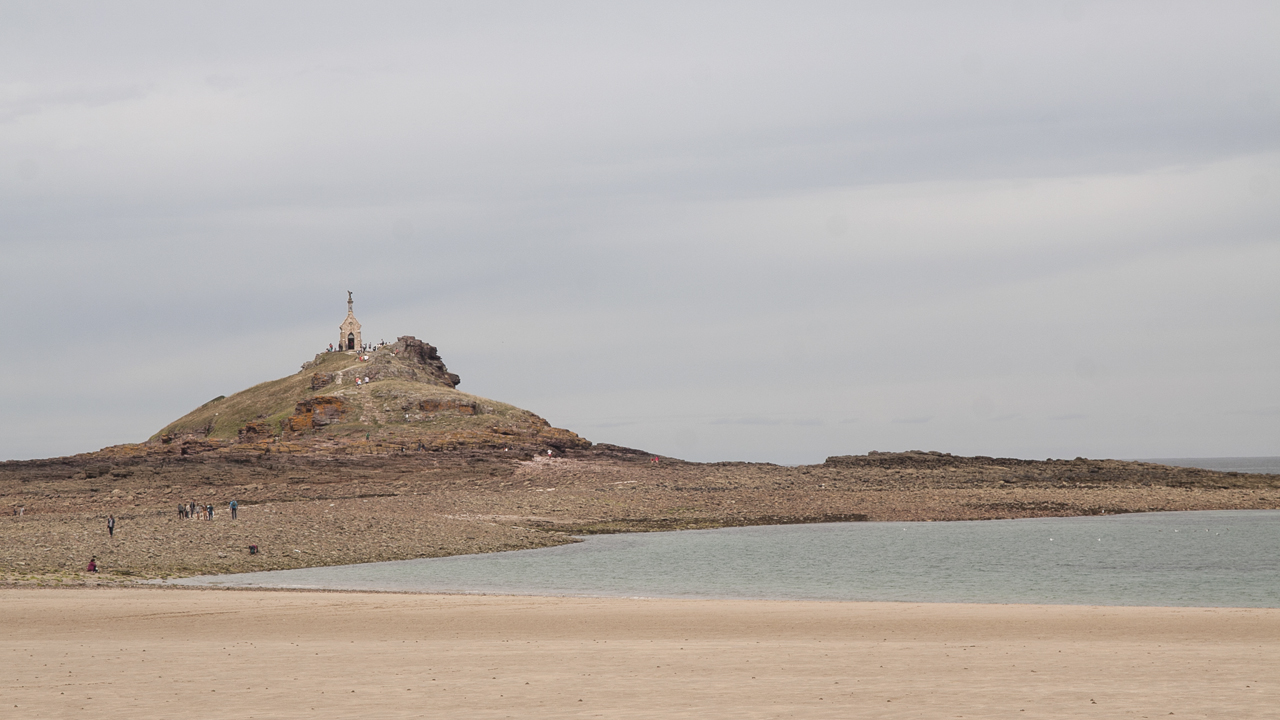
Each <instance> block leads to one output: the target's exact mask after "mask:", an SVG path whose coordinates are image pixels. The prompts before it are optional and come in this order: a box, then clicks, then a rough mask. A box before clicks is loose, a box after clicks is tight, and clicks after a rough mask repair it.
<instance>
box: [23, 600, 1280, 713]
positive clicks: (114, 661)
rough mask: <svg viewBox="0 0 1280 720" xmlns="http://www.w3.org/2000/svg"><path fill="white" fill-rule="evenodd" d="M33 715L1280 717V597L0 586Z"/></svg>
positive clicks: (26, 699) (25, 702) (26, 702)
mask: <svg viewBox="0 0 1280 720" xmlns="http://www.w3.org/2000/svg"><path fill="white" fill-rule="evenodd" d="M0 627H3V628H4V630H5V631H4V633H3V636H2V637H0V658H3V660H2V661H0V672H2V673H3V676H2V677H0V683H3V687H4V688H5V689H4V692H3V693H2V694H0V697H2V698H3V707H2V708H0V709H3V711H4V715H5V716H8V717H24V718H43V717H50V718H60V717H84V716H92V717H96V718H117V717H119V718H125V717H128V718H172V717H181V716H190V717H210V718H217V717H228V718H231V717H234V718H252V717H257V718H266V717H271V718H292V717H308V718H309V717H317V716H322V715H323V716H326V717H361V718H383V717H386V718H400V717H468V718H507V717H512V718H544V717H545V718H565V717H607V718H619V717H622V718H628V717H633V718H654V717H662V718H667V717H687V718H720V717H723V718H775V717H777V718H783V717H805V718H813V717H832V718H836V717H839V718H848V717H880V718H896V717H912V718H917V717H926V718H953V717H1002V718H1008V717H1028V718H1030V717H1037V718H1042V717H1090V718H1097V717H1135V718H1141V717H1151V718H1154V717H1169V716H1170V715H1171V714H1172V715H1173V717H1179V718H1186V717H1216V718H1221V717H1263V716H1266V715H1267V714H1269V713H1273V712H1274V710H1275V708H1276V707H1278V706H1280V682H1277V680H1276V678H1278V677H1280V610H1277V609H1204V608H1129V607H1123V608H1121V607H1080V606H1032V605H958V604H957V605H942V604H912V603H819V602H768V601H723V600H710V601H709V600H632V599H579V598H529V597H477V596H441V595H407V594H372V593H307V592H269V591H201V590H172V589H140V588H139V589H107V588H76V589H58V590H52V589H45V590H41V589H21V588H9V589H0Z"/></svg>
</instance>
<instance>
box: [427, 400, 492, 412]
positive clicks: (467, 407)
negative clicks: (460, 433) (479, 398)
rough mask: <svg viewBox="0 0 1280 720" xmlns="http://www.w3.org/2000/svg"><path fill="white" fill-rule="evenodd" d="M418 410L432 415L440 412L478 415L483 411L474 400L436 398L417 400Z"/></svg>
mask: <svg viewBox="0 0 1280 720" xmlns="http://www.w3.org/2000/svg"><path fill="white" fill-rule="evenodd" d="M418 410H420V411H422V412H424V413H427V414H428V415H434V414H436V413H442V412H455V413H458V414H459V415H479V414H481V412H483V411H482V410H480V408H479V407H477V406H476V404H475V403H474V402H470V401H467V400H437V399H427V400H420V401H418Z"/></svg>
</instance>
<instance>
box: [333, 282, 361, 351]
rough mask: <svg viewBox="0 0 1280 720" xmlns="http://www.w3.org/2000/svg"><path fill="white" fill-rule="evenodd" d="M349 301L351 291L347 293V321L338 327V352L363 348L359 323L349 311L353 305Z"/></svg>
mask: <svg viewBox="0 0 1280 720" xmlns="http://www.w3.org/2000/svg"><path fill="white" fill-rule="evenodd" d="M353 304H354V303H353V301H352V300H351V291H350V290H348V291H347V319H346V320H343V321H342V324H341V325H339V326H338V349H339V350H359V349H360V348H362V347H364V345H362V344H361V343H360V321H359V320H356V315H355V313H354V312H352V310H351V306H352V305H353Z"/></svg>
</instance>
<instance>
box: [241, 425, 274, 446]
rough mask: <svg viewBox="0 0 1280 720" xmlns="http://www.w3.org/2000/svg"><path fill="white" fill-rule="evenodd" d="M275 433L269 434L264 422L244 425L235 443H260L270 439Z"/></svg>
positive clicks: (267, 426) (268, 427) (269, 429)
mask: <svg viewBox="0 0 1280 720" xmlns="http://www.w3.org/2000/svg"><path fill="white" fill-rule="evenodd" d="M273 435H275V433H273V432H271V427H270V426H269V425H267V424H266V423H264V422H251V423H245V425H244V427H242V428H240V432H239V433H238V434H237V435H236V441H237V442H261V441H263V440H267V439H269V438H271V437H272V436H273Z"/></svg>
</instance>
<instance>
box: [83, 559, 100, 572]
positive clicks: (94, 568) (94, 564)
mask: <svg viewBox="0 0 1280 720" xmlns="http://www.w3.org/2000/svg"><path fill="white" fill-rule="evenodd" d="M85 570H86V571H87V572H98V558H96V557H91V558H89V567H87V568H85Z"/></svg>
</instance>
